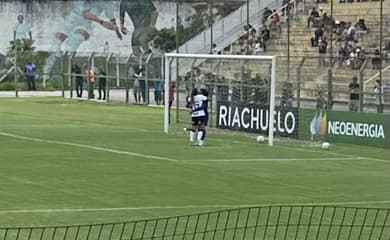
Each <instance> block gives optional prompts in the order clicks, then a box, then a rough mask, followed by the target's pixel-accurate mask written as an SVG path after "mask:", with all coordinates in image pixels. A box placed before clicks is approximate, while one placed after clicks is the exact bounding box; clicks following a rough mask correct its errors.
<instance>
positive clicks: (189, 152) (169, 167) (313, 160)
mask: <svg viewBox="0 0 390 240" xmlns="http://www.w3.org/2000/svg"><path fill="white" fill-rule="evenodd" d="M162 129H163V110H162V108H154V107H143V106H126V105H120V104H99V103H94V102H77V101H73V100H63V99H60V98H48V99H0V149H1V157H0V166H1V167H0V179H1V180H0V194H1V197H0V227H11V226H42V225H45V226H47V225H50V226H51V225H67V224H71V225H75V224H89V223H106V222H119V221H128V220H133V219H147V218H155V217H162V216H173V215H181V214H188V213H198V212H206V211H211V210H217V209H226V208H238V207H244V206H257V205H278V204H297V205H300V204H309V205H310V204H315V205H316V204H327V205H338V206H339V205H340V206H353V207H356V206H359V207H360V206H369V207H389V205H390V174H389V170H390V168H389V166H390V159H389V157H390V151H389V150H388V149H383V148H372V147H365V146H356V145H343V144H335V146H334V147H332V149H331V150H329V151H323V150H321V149H320V148H319V147H314V146H312V145H310V144H307V143H303V142H298V141H296V142H294V141H293V142H283V141H282V142H276V143H275V146H274V147H272V148H271V147H268V146H267V145H266V144H265V143H264V144H260V143H257V142H256V140H255V136H254V135H253V136H251V135H246V134H245V135H244V134H233V133H231V132H225V131H220V130H215V129H210V131H209V133H208V136H207V139H206V143H205V146H204V147H195V146H191V145H189V143H188V140H187V135H186V133H185V132H184V131H182V130H180V129H182V128H180V127H179V126H177V127H176V128H175V127H173V131H172V133H170V134H168V135H166V134H164V133H163V131H162Z"/></svg>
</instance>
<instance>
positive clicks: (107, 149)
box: [0, 132, 177, 162]
mask: <svg viewBox="0 0 390 240" xmlns="http://www.w3.org/2000/svg"><path fill="white" fill-rule="evenodd" d="M0 136H5V137H10V138H15V139H20V140H25V141H31V142H39V143H50V144H57V145H65V146H71V147H78V148H85V149H92V150H96V151H102V152H109V153H115V154H120V155H128V156H134V157H142V158H148V159H155V160H163V161H170V162H177V160H176V159H171V158H166V157H160V156H155V155H150V154H143V153H136V152H129V151H122V150H116V149H111V148H104V147H97V146H91V145H85V144H79V143H72V142H63V141H56V140H48V139H42V138H33V137H26V136H21V135H16V134H12V133H7V132H0Z"/></svg>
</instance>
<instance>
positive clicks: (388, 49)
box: [383, 41, 390, 62]
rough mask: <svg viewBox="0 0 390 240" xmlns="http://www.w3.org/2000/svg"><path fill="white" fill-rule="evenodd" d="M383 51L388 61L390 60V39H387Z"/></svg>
mask: <svg viewBox="0 0 390 240" xmlns="http://www.w3.org/2000/svg"><path fill="white" fill-rule="evenodd" d="M383 51H384V54H385V59H386V62H389V60H390V41H387V42H386V43H385V47H384V48H383Z"/></svg>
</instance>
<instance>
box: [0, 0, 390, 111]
mask: <svg viewBox="0 0 390 240" xmlns="http://www.w3.org/2000/svg"><path fill="white" fill-rule="evenodd" d="M286 2H288V3H287V4H284V5H283V3H286ZM344 2H347V3H343V1H336V0H332V1H309V0H306V1H305V0H302V1H298V0H290V1H281V0H279V1H274V2H268V1H258V0H250V1H246V2H245V1H244V2H243V3H242V5H241V6H240V7H238V8H237V9H236V10H235V11H233V12H231V13H230V14H227V15H221V14H214V12H213V11H211V9H214V8H218V9H223V7H221V5H222V6H223V2H222V3H221V2H220V1H216V0H213V1H203V2H200V3H199V4H198V5H199V6H202V9H203V10H202V11H203V12H202V11H200V13H202V14H206V17H203V18H202V19H203V21H206V20H207V19H208V21H209V22H204V23H203V25H207V24H208V27H206V28H205V29H204V30H203V31H202V32H201V33H199V35H197V36H196V37H194V38H193V39H192V40H190V41H188V42H186V44H184V45H183V46H181V47H180V48H179V52H187V51H188V52H191V53H194V52H197V53H198V52H199V53H208V52H210V50H211V47H212V43H216V44H217V47H218V48H222V49H220V50H221V51H223V52H225V53H229V54H264V55H268V54H272V55H276V56H278V71H277V72H278V76H277V81H278V84H277V85H278V86H280V89H279V90H282V89H281V86H283V85H284V82H287V83H288V85H289V86H292V89H291V90H292V91H293V93H294V94H293V98H294V99H293V100H294V101H293V102H294V104H295V106H296V107H301V106H305V107H315V106H316V101H317V99H318V97H319V94H320V93H321V94H324V96H325V98H326V101H327V104H326V107H327V108H333V107H334V108H335V109H337V110H349V94H350V89H349V87H348V85H349V83H350V82H351V78H352V77H353V76H356V77H358V82H359V83H360V91H359V94H360V99H359V101H360V102H359V107H358V110H359V111H376V108H377V106H376V105H378V104H377V99H379V100H380V99H383V101H382V102H381V103H380V104H381V105H383V106H384V112H389V111H390V104H389V101H390V99H389V98H390V97H389V94H390V80H389V68H390V63H389V56H390V55H389V52H390V50H389V47H390V46H388V44H387V43H390V32H389V29H390V21H389V17H388V16H387V17H386V14H384V13H385V12H387V11H388V8H389V5H388V4H385V2H384V1H371V2H370V1H360V2H357V1H351V0H346V1H344ZM349 2H351V3H349ZM178 3H179V1H178ZM264 6H268V7H269V8H270V9H276V12H278V13H279V14H280V15H281V23H280V26H281V28H280V30H281V31H278V29H274V28H272V26H271V25H270V26H269V27H270V31H271V39H270V40H268V41H267V45H268V46H267V48H268V49H267V51H265V52H262V51H256V49H254V48H252V46H247V45H248V44H249V43H248V41H249V38H250V36H249V34H248V32H246V31H245V30H244V29H245V25H247V24H248V23H249V24H251V25H252V26H253V28H254V29H255V30H257V31H258V33H259V32H260V31H261V29H262V28H263V27H264V25H263V23H262V17H263V13H264V9H263V7H264ZM362 6H363V7H362ZM312 7H317V9H318V8H319V7H322V8H323V9H325V11H326V12H327V13H328V15H329V16H330V17H331V18H333V19H334V20H337V21H343V22H348V21H351V22H353V23H355V22H357V21H359V19H360V18H365V21H366V24H367V26H368V28H369V30H368V33H367V34H366V35H365V36H364V37H363V38H362V40H361V41H359V42H358V45H361V47H362V48H363V50H364V52H365V57H364V58H363V59H359V63H358V64H355V63H345V62H346V61H349V60H350V59H346V60H345V61H344V62H343V61H340V60H339V56H338V50H339V49H338V48H339V47H340V41H338V39H337V34H338V33H334V31H335V26H334V25H332V26H331V27H330V29H328V31H329V34H330V36H329V37H330V38H331V39H332V40H331V41H328V42H329V43H328V51H327V54H325V55H323V56H321V57H320V56H319V53H318V48H317V47H315V46H314V47H313V46H310V38H311V37H313V36H314V31H315V29H316V27H318V26H315V27H314V28H313V26H314V25H313V26H312V28H307V21H308V17H307V16H308V15H309V13H310V11H311V8H312ZM182 14H184V13H181V12H180V11H178V12H177V19H176V21H178V22H179V19H182V18H183V19H184V15H183V16H182ZM210 19H211V20H210ZM230 20H234V21H232V22H231V21H230ZM270 21H271V19H268V21H267V23H266V25H268V23H269V22H270ZM313 24H314V22H313ZM229 29H230V30H229ZM178 31H179V29H178ZM221 34H222V35H221ZM196 39H198V40H196ZM193 41H195V42H196V44H195V43H193V44H192V42H193ZM227 42H229V43H227ZM341 42H342V41H341ZM198 45H199V47H196V46H198ZM185 46H191V47H196V49H194V50H193V51H192V50H190V48H189V47H185ZM376 49H378V51H379V55H375V50H376ZM35 55H36V56H37V59H41V60H42V59H45V58H47V55H50V53H47V52H46V53H45V52H38V53H36V54H35ZM20 58H21V59H22V60H20ZM374 59H375V61H376V63H375V64H373V62H374ZM41 60H37V61H38V62H39V61H41ZM320 60H322V61H320ZM378 60H379V61H378ZM42 61H43V60H42ZM55 61H56V64H55V66H54V68H53V70H52V71H51V73H49V75H46V76H44V73H43V70H42V67H41V68H39V69H38V76H37V78H36V88H37V91H41V92H32V91H27V84H26V78H25V76H24V74H23V66H24V65H23V56H20V54H19V55H18V52H16V54H15V61H14V62H13V64H11V65H10V66H9V67H10V68H7V71H8V72H7V73H8V74H7V73H4V72H2V73H1V74H2V75H1V76H0V96H1V97H14V96H64V97H71V98H72V97H76V96H77V95H76V92H75V77H76V75H75V74H74V73H72V71H71V67H70V66H71V65H72V64H74V63H78V64H79V65H80V66H81V67H83V66H84V65H85V64H87V65H89V66H97V68H100V69H103V70H104V72H105V73H106V78H107V81H106V86H105V88H104V89H105V90H106V94H107V96H106V100H109V101H121V102H126V103H135V102H136V101H135V97H134V92H135V91H134V88H133V86H134V80H135V79H134V75H133V73H131V72H132V71H133V72H134V70H136V69H134V68H136V65H137V61H138V60H137V59H135V58H133V57H131V56H120V57H119V56H118V55H111V54H105V55H103V54H100V53H94V54H92V53H81V52H78V53H77V54H76V55H73V54H63V56H62V57H60V58H56V60H55ZM160 61H161V59H159V57H158V56H155V55H154V56H153V57H151V59H149V61H144V64H143V66H144V68H145V69H146V74H145V76H144V80H142V86H141V87H140V88H141V89H142V91H141V95H142V97H143V98H144V99H141V100H142V101H141V103H145V104H150V103H154V101H153V98H154V84H155V82H156V81H157V80H161V79H162V78H161V76H162V73H161V68H160V65H161V64H160V63H159V62H160ZM42 64H43V63H40V65H42ZM201 64H203V63H202V62H198V63H197V66H199V65H201ZM374 65H375V66H374ZM12 67H13V68H12ZM192 67H194V66H191V65H188V66H186V65H183V64H181V65H180V67H179V68H180V69H181V70H180V71H178V72H179V76H178V77H176V76H172V81H178V79H180V77H183V76H184V75H185V73H187V72H189V71H191V68H192ZM130 69H133V70H132V71H129V70H130ZM83 77H84V78H85V77H86V76H83ZM45 79H50V80H45ZM99 79H100V76H97V81H96V83H95V85H94V86H93V87H94V88H95V90H94V91H95V93H94V95H97V96H98V92H99V91H98V90H99V86H98V82H99ZM376 80H380V81H381V82H382V86H383V91H382V92H381V93H380V94H378V93H375V91H374V88H375V83H376ZM83 87H84V88H85V89H84V90H85V91H84V92H88V91H89V90H91V89H89V90H88V87H89V85H88V84H85V83H84V86H83ZM179 91H181V89H179ZM279 93H280V91H279ZM91 96H92V95H91ZM279 96H280V94H279ZM84 98H86V99H88V97H86V95H84Z"/></svg>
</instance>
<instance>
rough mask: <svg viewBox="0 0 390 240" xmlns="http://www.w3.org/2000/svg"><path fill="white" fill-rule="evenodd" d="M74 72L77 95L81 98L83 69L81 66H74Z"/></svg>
mask: <svg viewBox="0 0 390 240" xmlns="http://www.w3.org/2000/svg"><path fill="white" fill-rule="evenodd" d="M72 72H73V73H74V74H76V77H75V79H76V95H77V97H78V98H81V97H82V96H83V77H82V76H81V74H82V72H81V68H80V67H79V65H77V64H74V65H73V66H72Z"/></svg>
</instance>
